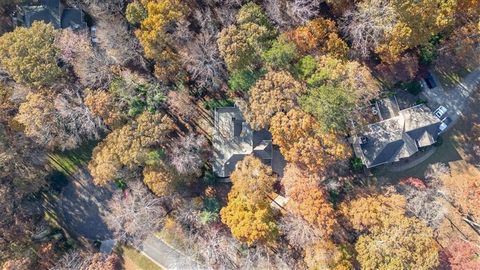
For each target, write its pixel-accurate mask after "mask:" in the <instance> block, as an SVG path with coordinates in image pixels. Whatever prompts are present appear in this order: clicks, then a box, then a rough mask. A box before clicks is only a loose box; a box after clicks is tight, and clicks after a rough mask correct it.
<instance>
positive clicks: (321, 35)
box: [285, 18, 348, 58]
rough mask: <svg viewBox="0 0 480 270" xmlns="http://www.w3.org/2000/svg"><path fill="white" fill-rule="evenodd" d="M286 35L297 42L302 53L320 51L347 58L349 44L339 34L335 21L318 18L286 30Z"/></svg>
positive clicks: (320, 52)
mask: <svg viewBox="0 0 480 270" xmlns="http://www.w3.org/2000/svg"><path fill="white" fill-rule="evenodd" d="M285 36H286V37H287V38H288V39H289V40H290V41H292V42H293V43H295V45H296V46H297V49H298V50H299V52H300V53H302V54H307V53H312V52H318V53H319V54H328V55H331V56H333V57H336V58H345V57H346V54H347V52H348V46H347V44H346V43H345V42H344V41H343V40H342V39H341V38H340V37H339V36H338V34H337V27H336V25H335V22H334V21H332V20H329V19H324V18H317V19H314V20H311V21H309V22H307V23H306V24H305V25H303V26H299V27H297V28H295V29H293V30H290V31H288V32H286V34H285Z"/></svg>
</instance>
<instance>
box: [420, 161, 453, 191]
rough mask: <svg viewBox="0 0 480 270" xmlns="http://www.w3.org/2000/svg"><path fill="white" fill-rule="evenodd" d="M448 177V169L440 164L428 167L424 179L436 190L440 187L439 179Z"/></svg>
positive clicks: (443, 164)
mask: <svg viewBox="0 0 480 270" xmlns="http://www.w3.org/2000/svg"><path fill="white" fill-rule="evenodd" d="M447 175H450V168H449V167H448V166H447V165H446V164H445V163H441V162H437V163H434V164H430V165H428V167H427V169H426V170H425V179H426V180H427V181H428V184H429V186H430V187H432V188H438V187H440V186H441V178H442V177H444V176H447Z"/></svg>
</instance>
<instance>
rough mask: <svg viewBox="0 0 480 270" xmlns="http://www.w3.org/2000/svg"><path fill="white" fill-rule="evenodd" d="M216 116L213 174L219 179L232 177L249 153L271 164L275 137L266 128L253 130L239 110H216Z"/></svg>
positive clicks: (231, 108)
mask: <svg viewBox="0 0 480 270" xmlns="http://www.w3.org/2000/svg"><path fill="white" fill-rule="evenodd" d="M214 117H215V119H214V125H215V127H214V131H213V138H212V144H213V148H214V160H213V171H214V173H215V174H216V175H217V176H219V177H228V176H230V174H231V173H232V172H233V170H234V169H235V166H236V164H237V163H238V162H239V161H240V160H242V159H243V158H244V157H245V156H247V155H250V154H254V155H255V156H257V157H258V158H260V159H262V161H264V162H267V163H269V162H271V160H272V158H273V155H272V151H273V146H272V137H271V134H270V133H269V132H268V131H267V130H266V129H263V130H260V131H256V130H252V129H251V128H250V126H249V125H248V124H247V122H246V121H245V119H244V118H243V115H242V113H241V112H240V109H239V108H238V107H224V108H217V109H216V110H215V116H214Z"/></svg>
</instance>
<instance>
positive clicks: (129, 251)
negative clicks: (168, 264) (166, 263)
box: [122, 246, 164, 270]
mask: <svg viewBox="0 0 480 270" xmlns="http://www.w3.org/2000/svg"><path fill="white" fill-rule="evenodd" d="M122 254H123V258H124V260H125V261H126V262H127V261H129V262H131V264H134V265H135V266H136V268H133V267H132V270H133V269H141V270H162V269H164V268H162V267H160V266H158V265H157V264H155V263H154V262H153V261H152V260H150V259H149V258H147V257H146V256H145V255H143V254H142V253H140V252H138V251H137V250H136V249H134V248H132V247H126V246H122ZM126 264H129V263H126ZM129 265H130V264H129ZM126 269H127V270H128V268H126Z"/></svg>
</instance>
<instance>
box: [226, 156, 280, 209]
mask: <svg viewBox="0 0 480 270" xmlns="http://www.w3.org/2000/svg"><path fill="white" fill-rule="evenodd" d="M230 179H231V180H232V183H233V186H232V189H231V190H230V193H229V194H228V197H229V198H234V197H238V196H241V195H244V196H245V197H248V199H249V200H250V201H252V202H254V203H259V202H269V201H270V199H269V196H270V194H271V193H272V192H273V184H274V183H275V180H276V179H275V177H274V176H273V174H272V169H271V168H270V167H269V166H267V165H265V164H263V163H262V161H261V160H260V159H258V158H256V157H254V156H246V157H245V158H244V159H243V160H242V161H239V162H238V163H237V165H236V167H235V170H234V171H233V172H232V174H231V175H230Z"/></svg>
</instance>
